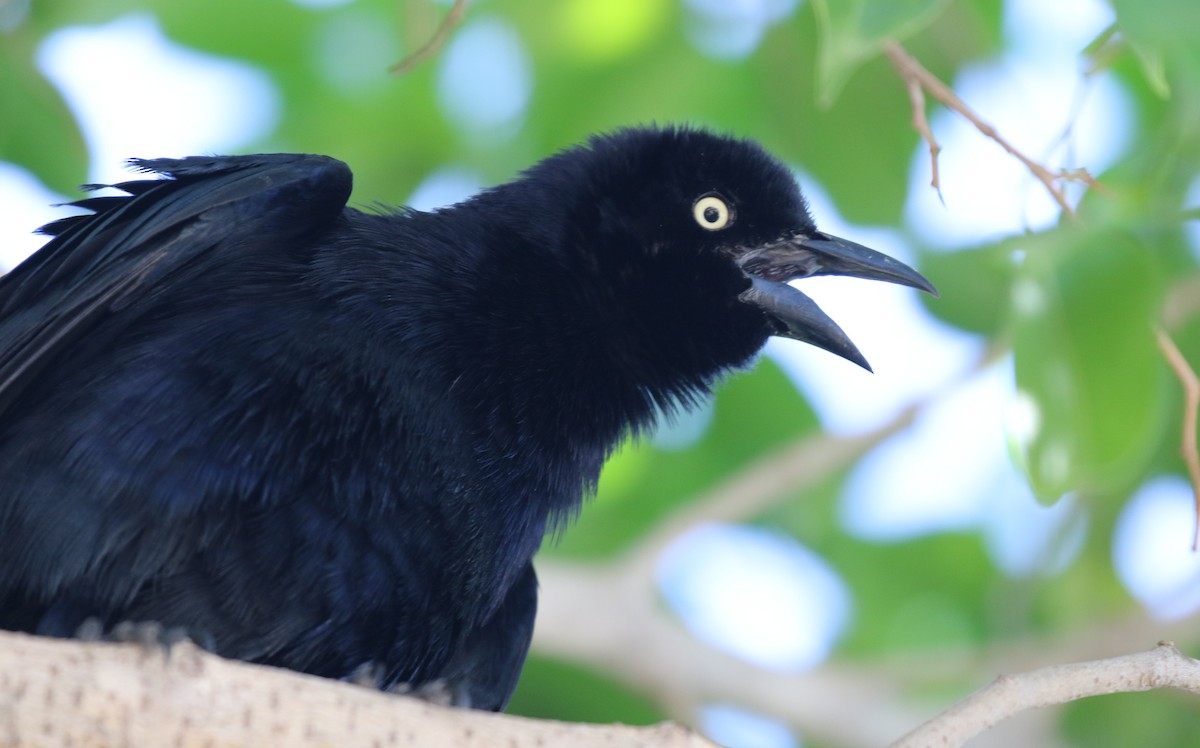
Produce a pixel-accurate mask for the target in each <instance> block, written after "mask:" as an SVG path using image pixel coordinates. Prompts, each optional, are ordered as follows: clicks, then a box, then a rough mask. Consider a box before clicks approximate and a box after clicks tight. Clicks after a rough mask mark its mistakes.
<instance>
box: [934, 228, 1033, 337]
mask: <svg viewBox="0 0 1200 748" xmlns="http://www.w3.org/2000/svg"><path fill="white" fill-rule="evenodd" d="M1013 250H1014V247H1013V242H1011V241H1005V242H1000V243H998V244H994V245H990V246H986V247H979V248H976V249H964V250H959V251H956V252H925V253H922V255H921V270H922V271H923V272H924V273H925V274H926V275H927V276H928V277H929V278H930V280H932V281H933V284H934V285H935V286H937V287H938V289H939V290H940V292H941V296H940V297H939V298H937V299H933V298H932V297H930V298H926V297H922V303H923V304H925V308H926V309H927V310H929V312H930V313H931V314H933V315H934V316H936V317H938V318H939V319H941V320H943V321H945V322H947V323H949V324H951V325H954V326H955V327H958V328H959V329H962V330H968V331H970V332H977V333H981V334H984V335H989V336H994V335H997V334H999V333H1000V332H1001V331H1003V330H1004V329H1006V328H1007V326H1008V312H1007V309H1008V299H1009V298H1010V295H1011V293H1012V284H1013V280H1014V278H1015V277H1016V274H1017V265H1016V262H1015V261H1014V260H1013Z"/></svg>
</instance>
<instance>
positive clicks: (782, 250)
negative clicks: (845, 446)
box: [735, 231, 937, 371]
mask: <svg viewBox="0 0 1200 748" xmlns="http://www.w3.org/2000/svg"><path fill="white" fill-rule="evenodd" d="M735 261H736V262H737V263H738V265H739V266H740V267H741V269H742V272H744V273H745V274H746V276H747V277H748V278H749V279H750V281H751V285H750V288H748V289H746V290H745V291H744V292H742V295H741V300H742V301H744V302H746V303H748V304H754V305H755V306H757V307H759V308H760V309H762V310H763V311H764V312H766V314H767V316H768V317H769V318H770V319H771V320H772V321H773V322H774V323H775V332H774V334H775V335H779V336H781V337H785V338H793V339H795V340H803V341H804V342H805V343H809V344H811V345H815V346H817V347H818V348H824V349H825V350H827V351H829V352H830V353H836V354H837V355H839V356H841V357H842V358H844V359H847V360H848V361H853V362H854V363H856V364H858V365H859V366H861V367H863V368H864V369H866V370H867V371H871V365H870V364H868V363H867V360H866V358H864V357H863V355H862V353H860V352H859V350H858V348H857V347H856V346H855V345H854V343H852V342H851V341H850V338H848V337H847V336H846V333H844V332H842V328H840V327H838V325H837V323H836V322H834V321H833V320H832V319H830V318H829V315H827V314H825V312H823V311H821V308H820V307H818V306H817V305H816V303H815V302H814V301H813V300H812V299H810V298H808V297H807V296H805V295H804V294H803V293H801V292H800V291H797V290H796V289H794V288H792V287H791V286H789V285H788V284H787V282H788V281H791V280H796V279H797V278H808V277H811V276H814V275H847V276H851V277H854V278H867V279H870V280H881V281H887V282H889V283H898V284H900V285H902V286H910V287H912V288H916V289H920V290H922V291H925V292H927V293H931V294H933V295H934V296H937V289H935V288H934V287H933V284H932V283H930V282H929V281H928V280H926V279H925V277H924V276H922V275H921V274H920V273H918V272H917V271H916V270H913V269H912V268H910V267H909V266H908V265H905V264H904V263H903V262H900V261H899V260H896V259H894V258H891V257H888V256H887V255H885V254H882V253H880V252H876V251H875V250H873V249H868V248H867V247H864V246H862V245H861V244H855V243H854V242H851V241H847V240H845V239H840V238H838V237H836V236H830V235H829V234H823V233H821V232H819V231H817V232H812V233H810V234H796V235H795V236H792V237H788V238H786V239H783V240H780V241H777V242H771V243H770V244H764V245H761V246H758V247H749V248H740V249H738V250H737V251H736V252H735Z"/></svg>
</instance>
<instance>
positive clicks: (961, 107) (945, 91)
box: [884, 41, 1091, 218]
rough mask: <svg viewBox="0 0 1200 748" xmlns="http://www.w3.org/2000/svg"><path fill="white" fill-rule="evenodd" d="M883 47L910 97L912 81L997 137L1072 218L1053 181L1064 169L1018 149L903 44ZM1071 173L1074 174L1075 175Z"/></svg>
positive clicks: (931, 147)
mask: <svg viewBox="0 0 1200 748" xmlns="http://www.w3.org/2000/svg"><path fill="white" fill-rule="evenodd" d="M884 51H885V52H886V53H887V56H888V59H890V60H891V61H892V65H893V67H895V68H896V71H897V72H898V73H899V74H900V77H902V78H903V79H904V80H905V82H906V83H907V84H908V86H909V91H910V93H909V98H910V99H911V98H912V93H911V91H912V86H913V84H914V82H915V83H916V84H917V85H918V86H920V87H921V88H923V89H925V90H927V91H929V93H930V94H932V96H933V98H935V99H937V100H938V101H940V102H942V104H944V105H945V106H946V107H947V108H949V109H952V110H954V111H956V112H958V113H959V114H961V115H962V116H963V117H965V118H966V119H967V121H969V122H970V123H971V124H973V125H975V128H976V129H977V130H979V132H981V133H983V134H984V136H986V137H988V138H991V139H992V140H994V141H996V143H998V144H999V145H1000V147H1001V148H1003V149H1004V150H1006V151H1008V153H1009V154H1010V155H1012V156H1013V157H1014V158H1016V159H1017V160H1018V161H1020V162H1021V163H1023V164H1025V167H1026V168H1027V169H1029V171H1030V172H1031V173H1032V174H1033V176H1034V177H1035V178H1036V179H1037V180H1038V181H1039V182H1041V183H1042V184H1043V185H1044V186H1045V187H1046V190H1047V191H1048V192H1049V193H1050V196H1051V197H1053V198H1054V201H1055V202H1057V203H1058V205H1059V207H1061V208H1062V209H1063V212H1064V213H1066V214H1067V215H1068V216H1071V217H1072V218H1075V210H1074V209H1073V208H1072V207H1071V205H1070V203H1068V202H1067V197H1066V195H1064V194H1063V191H1062V190H1061V189H1059V188H1058V186H1057V185H1056V184H1055V181H1056V180H1058V179H1060V178H1066V177H1067V176H1068V174H1067V173H1065V172H1064V173H1063V174H1057V175H1056V174H1055V173H1054V172H1052V171H1050V170H1049V169H1047V168H1046V167H1044V166H1042V165H1041V164H1039V163H1038V162H1036V161H1034V160H1033V159H1031V158H1029V157H1028V156H1026V155H1025V154H1024V153H1022V152H1021V151H1019V150H1017V149H1016V147H1015V146H1013V144H1012V143H1009V142H1008V141H1007V140H1005V139H1004V138H1003V137H1002V136H1001V135H1000V133H998V132H997V131H996V128H994V127H992V126H991V125H989V124H988V123H986V122H984V121H983V119H981V118H980V116H979V115H978V114H976V113H975V112H974V111H973V110H972V109H971V108H970V107H968V106H967V105H966V104H965V103H964V102H963V100H962V99H960V98H958V94H956V93H954V91H953V90H952V89H951V88H950V87H949V86H947V85H946V84H945V83H942V81H940V80H939V79H938V78H937V76H935V75H934V74H933V73H931V72H929V71H928V70H926V69H925V67H924V66H923V65H921V63H920V62H917V60H916V58H914V57H913V56H912V55H910V54H909V53H908V52H906V51H905V49H904V47H902V46H900V43H899V42H896V41H888V42H886V43H885V44H884ZM913 102H914V109H915V108H916V100H915V99H914V100H913ZM922 102H923V99H922ZM921 109H922V112H921V117H922V118H923V117H924V116H925V114H924V106H923V104H922V107H921ZM916 117H917V114H916V112H914V113H913V118H914V120H915V119H916ZM922 135H924V133H922ZM926 141H927V142H930V150H931V151H932V150H933V145H934V143H933V141H932V140H930V138H929V137H926ZM1071 176H1072V177H1073V176H1074V175H1071ZM1080 181H1083V182H1084V183H1085V184H1089V183H1090V182H1091V177H1088V178H1087V179H1086V180H1082V179H1081V180H1080Z"/></svg>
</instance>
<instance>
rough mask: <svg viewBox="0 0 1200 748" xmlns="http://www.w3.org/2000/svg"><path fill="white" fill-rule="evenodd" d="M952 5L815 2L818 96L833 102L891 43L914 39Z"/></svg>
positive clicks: (909, 0)
mask: <svg viewBox="0 0 1200 748" xmlns="http://www.w3.org/2000/svg"><path fill="white" fill-rule="evenodd" d="M948 5H950V0H894V1H893V0H845V1H843V0H813V11H814V12H815V13H816V16H817V24H818V29H819V34H818V40H819V41H818V44H819V53H818V55H819V56H818V60H817V95H818V101H819V102H820V103H821V106H829V105H831V104H832V103H833V101H834V99H836V98H837V96H838V94H839V93H840V92H841V90H842V87H843V86H845V84H846V81H847V80H848V79H849V78H850V75H851V74H852V73H854V71H855V70H856V69H857V68H858V67H859V66H860V65H861V64H862V63H863V62H864V61H865V60H868V59H870V58H871V57H874V56H875V55H877V54H878V53H879V51H880V50H881V49H882V48H883V43H884V42H885V41H887V40H889V39H895V40H900V39H904V38H906V37H909V36H912V35H913V34H915V33H917V32H918V31H920V30H921V29H923V28H925V27H926V26H928V25H929V24H930V23H932V22H933V21H934V19H936V18H937V17H938V15H939V14H940V13H941V12H942V11H943V10H945V9H946V7H947V6H948Z"/></svg>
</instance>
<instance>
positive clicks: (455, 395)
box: [0, 128, 933, 709]
mask: <svg viewBox="0 0 1200 748" xmlns="http://www.w3.org/2000/svg"><path fill="white" fill-rule="evenodd" d="M133 165H134V166H136V167H137V168H138V169H140V170H141V171H144V172H151V173H155V174H157V175H159V176H160V177H161V178H159V179H148V180H143V181H131V182H126V183H124V184H119V185H115V186H116V187H117V188H119V189H120V190H122V191H123V192H124V193H126V194H125V195H122V196H114V197H90V198H88V199H84V200H80V201H79V202H78V203H76V205H79V206H80V207H82V208H86V209H88V210H90V211H91V212H92V214H91V215H86V216H77V217H71V218H66V219H63V220H60V221H58V222H56V223H53V224H50V225H49V226H47V227H45V228H44V231H45V233H47V234H50V235H52V236H53V237H54V238H53V239H52V241H50V242H49V243H48V244H47V245H46V246H45V247H43V248H42V249H41V250H40V251H38V252H37V253H36V254H34V255H33V256H32V257H31V258H30V259H28V260H27V261H26V262H24V263H23V264H21V265H20V266H18V267H17V268H16V269H15V270H13V271H12V272H11V273H9V274H8V275H7V276H6V277H4V278H3V279H0V628H6V629H14V630H23V631H30V632H36V633H40V634H47V635H53V636H72V635H74V634H75V633H76V632H77V631H78V630H79V628H80V627H81V626H83V625H84V624H85V623H89V622H90V624H91V625H93V626H94V625H99V626H100V627H102V628H103V629H104V630H106V631H108V630H111V628H112V627H114V626H116V625H118V624H120V623H122V622H128V621H139V622H140V621H152V622H156V623H158V624H161V625H162V626H167V627H177V628H180V629H182V630H183V631H185V632H186V633H187V635H188V636H190V637H192V638H194V639H195V640H197V641H198V642H200V643H201V644H203V645H205V646H207V647H209V648H211V649H212V650H213V651H215V652H217V653H218V654H221V655H224V656H227V657H232V658H238V659H242V660H249V661H253V662H259V663H267V664H271V665H277V666H282V667H286V668H292V669H294V670H300V671H304V672H307V673H313V674H316V675H322V676H327V677H332V678H350V677H356V678H357V677H360V676H361V675H362V674H363V673H368V674H369V676H370V678H371V681H372V682H373V683H374V684H376V685H377V686H379V687H381V688H389V689H404V690H424V689H440V692H441V693H443V694H446V696H447V698H449V700H451V701H452V702H453V703H457V704H463V705H469V706H472V707H476V708H483V709H502V708H503V707H504V705H505V704H506V703H507V700H508V697H509V695H510V693H511V692H512V690H513V687H514V686H515V684H516V679H517V675H518V674H519V672H520V669H521V665H522V663H523V661H524V658H525V653H526V650H527V649H528V646H529V640H530V635H531V632H532V629H533V618H534V611H535V608H536V579H535V576H534V571H533V567H532V565H531V563H530V559H531V557H532V556H533V554H534V552H535V551H536V550H537V549H538V546H539V544H540V543H541V542H542V538H543V536H544V535H545V533H546V532H547V529H548V528H549V527H551V526H553V525H555V524H556V523H559V522H561V521H563V520H564V519H565V518H568V517H569V516H570V515H571V514H572V513H573V512H575V511H576V510H577V509H578V508H579V505H580V503H581V501H582V500H583V498H584V496H585V495H586V494H587V493H588V491H589V490H590V489H591V488H592V487H593V486H594V485H595V482H596V478H597V476H598V474H599V472H600V466H601V464H602V463H603V461H604V459H605V457H606V456H607V455H608V454H609V452H610V451H611V450H612V449H613V447H614V446H615V445H616V444H617V443H618V441H619V440H620V439H621V438H622V437H623V436H625V435H626V434H628V433H630V432H637V431H638V430H639V429H642V428H644V427H646V426H647V425H649V424H650V422H651V421H652V419H653V418H654V414H655V413H656V411H658V410H660V409H665V410H668V411H669V410H671V409H673V408H677V407H681V406H682V407H686V406H688V405H689V404H692V403H694V402H695V401H696V400H697V399H698V398H700V397H702V396H703V395H704V394H705V393H707V392H708V390H709V388H710V387H711V386H712V385H713V384H714V382H716V381H717V380H718V379H719V378H720V377H721V376H722V375H723V374H725V373H726V372H728V371H730V370H731V369H736V368H738V367H742V366H745V365H747V364H748V363H749V362H750V361H751V359H752V357H753V356H754V355H755V353H756V352H757V351H758V350H759V349H760V348H761V346H762V345H763V343H764V342H765V341H766V339H767V338H768V336H771V335H780V336H784V337H791V338H796V339H799V340H803V341H807V342H809V343H811V344H813V345H816V346H819V347H821V348H824V349H826V350H828V351H832V352H833V353H836V354H837V355H839V356H842V357H844V358H847V359H849V360H850V361H853V362H855V363H857V364H859V365H861V366H866V365H867V364H866V361H865V359H864V358H863V357H862V355H861V354H860V353H859V352H858V350H857V349H856V348H855V347H854V345H853V343H851V342H850V340H849V339H848V338H847V337H846V335H845V334H844V333H843V332H842V331H841V330H840V329H839V328H838V326H837V325H836V324H835V323H834V322H833V321H832V320H830V319H829V318H828V317H827V316H826V315H825V314H823V313H822V312H821V310H820V309H819V308H818V307H817V306H816V305H815V304H814V303H813V302H812V301H810V300H809V299H808V297H806V296H805V295H804V294H803V293H801V292H800V291H798V290H796V289H794V288H792V287H791V286H789V285H788V284H787V282H788V281H790V280H794V279H797V278H804V277H808V276H812V275H823V274H825V275H850V276H856V277H860V278H873V279H877V280H884V281H889V282H893V283H900V284H903V285H907V286H912V287H914V288H918V289H922V290H925V291H930V292H932V291H933V287H932V286H931V285H930V284H929V282H928V281H926V280H925V279H924V278H923V277H921V276H920V275H919V274H918V273H917V272H915V271H914V270H912V269H911V268H909V267H907V266H905V265H903V264H902V263H899V262H897V261H895V260H893V259H890V258H888V257H886V256H884V255H881V254H879V253H877V252H874V251H872V250H870V249H867V248H865V247H862V246H859V245H857V244H853V243H851V242H848V241H845V240H842V239H838V238H836V237H833V236H829V235H827V234H824V233H822V232H820V231H819V230H817V228H816V226H814V224H813V221H812V218H811V217H810V215H809V212H808V210H807V208H806V206H805V202H804V199H803V197H802V196H801V193H800V191H799V189H798V188H797V186H796V184H795V181H794V180H793V177H792V175H791V173H790V172H789V171H788V169H787V168H785V167H784V166H782V165H781V164H780V163H779V162H777V161H775V160H774V159H772V158H771V157H770V156H768V155H767V154H766V153H765V152H764V151H763V150H762V149H761V148H759V147H758V146H756V145H754V144H753V143H750V142H747V141H744V140H735V139H731V138H727V137H722V136H718V135H713V134H710V133H707V132H704V131H701V130H694V129H686V128H645V129H629V130H623V131H619V132H616V133H614V134H611V135H606V136H599V137H595V138H593V139H591V140H590V141H589V142H588V143H587V144H586V145H583V146H580V147H576V148H572V149H569V150H566V151H563V152H561V153H559V154H557V155H555V156H552V157H550V158H548V159H546V160H544V161H542V162H541V163H539V164H537V165H536V166H534V167H532V168H531V169H529V170H528V171H526V172H524V173H523V174H521V175H520V176H519V177H518V178H516V179H515V180H514V181H512V182H509V183H507V184H503V185H501V186H499V187H495V188H493V189H490V190H487V191H485V192H483V193H481V194H479V195H477V196H475V197H473V198H471V199H469V200H467V201H465V202H463V203H460V204H458V205H455V206H453V207H450V208H445V209H441V210H437V211H434V212H430V213H422V212H417V211H411V210H404V209H401V210H397V211H394V212H387V213H380V214H371V213H364V212H360V211H358V210H354V209H352V208H348V207H346V202H347V199H348V197H349V195H350V187H351V175H350V171H349V169H348V168H347V167H346V166H345V165H344V164H342V163H340V162H338V161H335V160H333V159H330V158H326V157H322V156H309V155H284V154H273V155H257V156H229V157H197V158H185V159H178V160H175V159H158V160H136V161H134V162H133Z"/></svg>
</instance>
